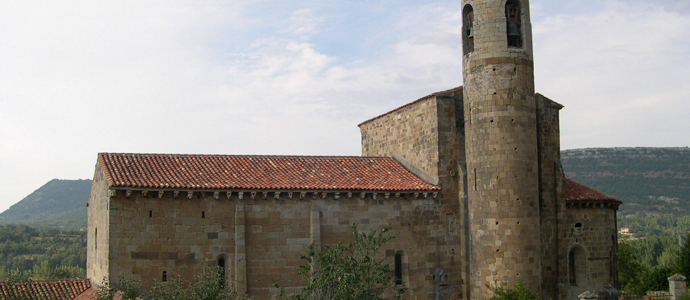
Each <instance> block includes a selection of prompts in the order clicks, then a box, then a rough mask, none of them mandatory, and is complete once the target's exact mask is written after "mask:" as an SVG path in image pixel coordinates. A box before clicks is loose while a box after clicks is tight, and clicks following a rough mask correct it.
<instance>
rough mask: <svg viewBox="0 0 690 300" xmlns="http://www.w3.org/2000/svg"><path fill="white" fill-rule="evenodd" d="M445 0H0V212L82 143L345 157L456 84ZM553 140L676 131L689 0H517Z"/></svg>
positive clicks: (455, 31) (636, 141)
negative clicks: (550, 109)
mask: <svg viewBox="0 0 690 300" xmlns="http://www.w3.org/2000/svg"><path fill="white" fill-rule="evenodd" d="M460 9H461V1H460V0H453V1H434V0H395V1H392V0H366V1H361V0H325V1H312V0H309V1H305V0H290V1H287V0H282V1H281V0H251V1H249V0H229V1H218V0H145V1H142V0H117V1H115V0H103V1H90V0H60V1H55V0H3V1H0V195H1V196H0V211H4V210H5V209H7V208H9V207H10V206H11V205H12V204H14V203H16V202H18V201H19V200H21V199H22V198H24V197H25V196H27V195H29V194H30V193H31V192H33V191H34V190H36V189H37V188H39V187H40V186H42V185H43V184H45V183H46V182H48V181H49V180H51V179H54V178H59V179H86V178H92V177H93V172H94V166H95V164H96V159H97V154H98V153H99V152H127V153H132V152H135V153H190V154H283V155H360V154H361V150H360V145H361V142H360V132H359V128H358V127H357V125H358V124H359V123H361V122H362V121H364V120H367V119H369V118H371V117H374V116H376V115H379V114H382V113H385V112H387V111H390V110H392V109H394V108H397V107H399V106H401V105H404V104H406V103H408V102H411V101H413V100H416V99H419V98H421V97H423V96H425V95H428V94H430V93H433V92H437V91H441V90H446V89H449V88H453V87H457V86H460V85H462V65H461V64H462V56H461V55H462V49H461V41H460V32H461V27H460V26H461V17H460ZM531 16H532V27H533V34H534V56H535V76H536V78H535V85H536V90H537V92H539V93H541V94H543V95H545V96H547V97H549V98H550V99H552V100H554V101H556V102H559V103H561V104H562V105H564V106H565V107H564V108H563V110H562V111H561V146H562V148H563V149H576V148H588V147H686V146H688V145H690V142H689V141H690V130H689V129H690V121H689V120H690V118H688V117H687V116H688V115H690V101H687V100H688V99H687V98H688V95H690V71H689V70H690V38H689V37H690V34H689V33H688V30H690V1H687V0H580V1H556V0H532V1H531Z"/></svg>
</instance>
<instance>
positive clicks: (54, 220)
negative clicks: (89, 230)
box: [0, 179, 91, 229]
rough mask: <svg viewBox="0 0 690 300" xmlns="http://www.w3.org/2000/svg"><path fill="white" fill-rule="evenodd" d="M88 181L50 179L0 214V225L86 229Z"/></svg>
mask: <svg viewBox="0 0 690 300" xmlns="http://www.w3.org/2000/svg"><path fill="white" fill-rule="evenodd" d="M90 193H91V180H60V179H53V180H51V181H49V182H48V183H46V184H44V185H43V186H42V187H40V188H39V189H37V190H36V191H34V192H33V193H31V194H30V195H28V196H26V198H24V199H22V200H21V201H19V202H17V203H16V204H14V205H12V206H11V207H10V208H9V209H8V210H6V211H4V212H3V213H1V214H0V225H3V224H26V225H30V226H34V227H42V228H45V227H59V228H65V229H79V228H86V218H87V217H86V202H87V201H88V200H89V194H90Z"/></svg>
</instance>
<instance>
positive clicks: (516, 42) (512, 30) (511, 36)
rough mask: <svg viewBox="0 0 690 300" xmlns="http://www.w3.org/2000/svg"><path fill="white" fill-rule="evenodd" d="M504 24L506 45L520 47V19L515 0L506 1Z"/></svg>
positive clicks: (517, 4) (518, 8) (518, 7)
mask: <svg viewBox="0 0 690 300" xmlns="http://www.w3.org/2000/svg"><path fill="white" fill-rule="evenodd" d="M506 26H507V27H506V32H507V33H508V47H522V20H521V15H520V2H518V1H517V0H508V2H506Z"/></svg>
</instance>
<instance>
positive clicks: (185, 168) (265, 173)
mask: <svg viewBox="0 0 690 300" xmlns="http://www.w3.org/2000/svg"><path fill="white" fill-rule="evenodd" d="M98 161H99V164H100V165H101V167H102V169H103V172H104V173H105V177H106V178H107V181H108V185H109V186H111V187H130V188H159V189H275V190H372V191H431V190H440V188H439V187H438V186H435V185H432V184H429V183H427V182H424V181H423V180H421V179H419V178H418V177H417V176H415V175H414V174H412V173H411V172H410V171H408V170H407V169H405V168H404V167H403V166H402V165H401V164H400V163H399V162H398V161H396V160H395V159H393V158H390V157H359V156H266V155H187V154H131V153H130V154H123V153H100V154H99V155H98Z"/></svg>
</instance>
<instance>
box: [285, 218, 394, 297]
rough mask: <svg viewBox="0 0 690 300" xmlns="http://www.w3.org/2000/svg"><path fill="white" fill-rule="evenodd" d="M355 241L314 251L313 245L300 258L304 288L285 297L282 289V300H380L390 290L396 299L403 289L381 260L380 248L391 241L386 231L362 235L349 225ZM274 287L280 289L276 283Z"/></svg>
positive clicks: (355, 226)
mask: <svg viewBox="0 0 690 300" xmlns="http://www.w3.org/2000/svg"><path fill="white" fill-rule="evenodd" d="M351 230H352V236H353V238H354V240H353V241H352V242H350V243H347V244H343V243H342V242H341V243H338V245H336V246H335V247H330V246H326V247H325V248H326V249H325V251H323V252H317V251H316V249H315V247H314V244H313V243H312V244H311V245H310V246H309V249H308V251H307V253H306V254H303V255H300V258H301V259H303V260H305V261H306V262H307V263H306V264H303V265H300V266H299V269H298V272H299V274H301V275H302V276H304V277H305V278H306V279H307V282H309V283H308V284H307V286H305V287H304V288H302V289H301V290H300V291H298V292H296V293H294V294H291V295H288V294H286V293H285V291H284V290H283V289H282V288H281V289H280V295H281V297H283V298H285V299H288V300H317V299H318V300H347V299H357V300H380V299H386V298H384V297H383V296H382V295H383V294H384V292H385V291H386V290H391V292H392V293H393V294H394V297H395V298H396V299H399V298H400V297H401V296H402V294H403V293H404V288H402V287H401V286H396V284H395V276H394V275H393V271H392V270H391V269H390V266H389V264H388V263H386V262H385V259H382V258H380V257H381V256H382V255H381V253H379V250H380V249H381V246H383V244H385V243H386V242H387V241H389V240H391V239H393V238H394V236H390V235H388V234H387V232H388V231H389V228H384V229H382V230H374V231H372V232H371V233H361V232H359V231H358V230H357V224H353V225H352V226H351ZM275 286H276V287H278V288H280V286H279V285H278V284H275Z"/></svg>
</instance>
